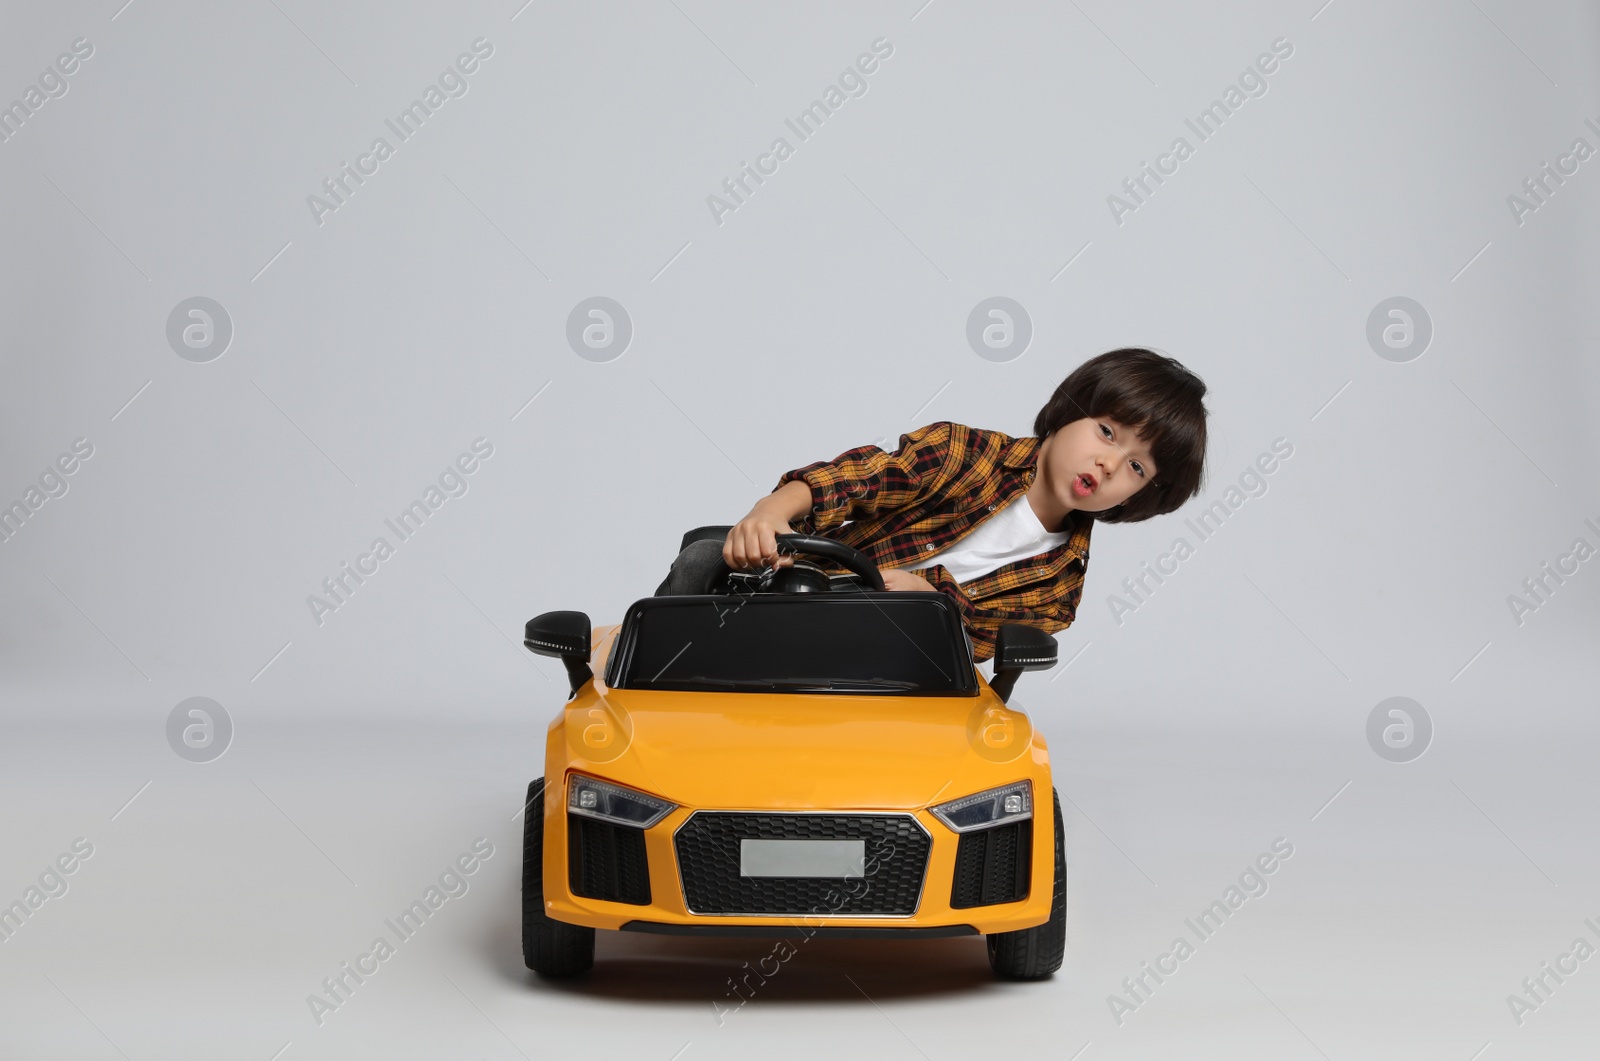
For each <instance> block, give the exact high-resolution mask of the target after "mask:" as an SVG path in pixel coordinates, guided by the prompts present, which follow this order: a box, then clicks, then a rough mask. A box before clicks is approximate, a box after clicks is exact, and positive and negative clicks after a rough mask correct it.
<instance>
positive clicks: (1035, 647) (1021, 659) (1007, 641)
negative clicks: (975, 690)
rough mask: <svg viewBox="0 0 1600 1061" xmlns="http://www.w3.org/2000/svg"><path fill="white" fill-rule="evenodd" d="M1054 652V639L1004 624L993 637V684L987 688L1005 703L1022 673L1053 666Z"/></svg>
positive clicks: (1029, 628) (1031, 629)
mask: <svg viewBox="0 0 1600 1061" xmlns="http://www.w3.org/2000/svg"><path fill="white" fill-rule="evenodd" d="M1056 651H1057V649H1056V639H1055V638H1054V637H1053V636H1051V635H1050V634H1047V633H1045V632H1044V631H1043V630H1041V629H1039V628H1038V627H1037V626H1025V625H1023V624H1022V623H1005V624H1004V625H1002V626H1001V627H1000V630H999V632H998V633H997V634H996V636H995V649H994V681H992V682H990V683H989V688H991V689H993V690H994V694H995V695H996V696H998V697H999V698H1000V702H1001V703H1002V704H1003V703H1005V702H1006V701H1007V700H1009V699H1010V698H1011V690H1012V687H1014V686H1015V685H1016V684H1017V679H1018V678H1019V677H1021V676H1022V672H1023V671H1027V670H1049V669H1050V668H1051V667H1054V666H1055V665H1056V658H1057V656H1056Z"/></svg>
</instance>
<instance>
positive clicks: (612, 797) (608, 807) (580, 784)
mask: <svg viewBox="0 0 1600 1061" xmlns="http://www.w3.org/2000/svg"><path fill="white" fill-rule="evenodd" d="M677 808H678V805H677V804H676V803H668V802H667V801H666V800H664V799H657V798H656V797H654V796H647V795H645V794H644V793H643V792H636V791H634V790H633V789H631V788H623V787H622V786H621V785H613V784H611V783H610V782H608V781H597V780H596V779H594V778H592V777H585V776H583V775H582V774H572V775H570V776H569V777H568V778H567V811H568V812H569V813H571V814H581V815H583V816H584V817H585V818H595V819H598V820H599V821H603V822H610V823H611V824H613V825H627V826H631V827H632V828H635V829H648V828H650V826H652V825H654V824H655V823H656V822H658V821H660V820H661V819H662V818H665V817H666V816H667V815H668V814H671V813H672V812H673V811H674V810H676V809H677Z"/></svg>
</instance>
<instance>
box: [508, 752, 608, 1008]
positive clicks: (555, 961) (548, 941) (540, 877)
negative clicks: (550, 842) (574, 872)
mask: <svg viewBox="0 0 1600 1061" xmlns="http://www.w3.org/2000/svg"><path fill="white" fill-rule="evenodd" d="M523 811H524V814H523V822H522V960H523V961H524V962H525V963H526V964H527V966H528V968H530V969H532V970H533V971H534V972H536V973H538V974H539V975H540V976H550V977H565V976H576V975H578V974H579V973H581V972H583V971H584V970H586V969H588V968H590V967H591V966H593V965H594V929H592V928H586V927H584V926H582V925H569V924H566V923H565V922H561V921H557V920H555V919H554V918H552V917H550V916H549V915H548V914H546V913H545V912H544V778H542V777H541V778H539V779H538V780H536V781H534V782H532V783H531V784H529V785H528V802H527V803H526V804H524V805H523Z"/></svg>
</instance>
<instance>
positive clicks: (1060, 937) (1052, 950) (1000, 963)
mask: <svg viewBox="0 0 1600 1061" xmlns="http://www.w3.org/2000/svg"><path fill="white" fill-rule="evenodd" d="M1050 798H1051V802H1052V803H1054V804H1055V817H1056V882H1055V892H1054V894H1053V895H1052V896H1051V899H1050V920H1048V921H1046V922H1045V923H1044V924H1042V925H1037V926H1035V927H1033V928H1023V929H1018V930H1017V931H1015V932H991V933H989V936H988V943H989V967H990V968H992V969H993V970H994V974H995V975H996V976H998V977H999V978H1000V979H1002V980H1044V979H1047V978H1048V977H1049V976H1050V975H1051V974H1053V973H1054V972H1055V971H1056V970H1057V969H1059V968H1061V961H1062V959H1063V958H1064V957H1066V953H1067V842H1066V836H1065V833H1064V831H1063V829H1062V827H1061V796H1060V794H1059V793H1057V792H1056V790H1055V789H1054V788H1051V789H1050Z"/></svg>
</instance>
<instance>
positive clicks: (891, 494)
mask: <svg viewBox="0 0 1600 1061" xmlns="http://www.w3.org/2000/svg"><path fill="white" fill-rule="evenodd" d="M954 426H955V425H954V424H952V423H951V422H950V421H947V420H941V421H939V422H937V423H932V424H927V425H925V426H923V427H919V428H917V429H915V430H913V431H909V432H907V433H906V434H903V435H901V436H900V448H899V449H897V450H895V451H894V452H893V453H885V452H884V451H883V449H881V448H880V447H878V446H871V445H868V446H857V447H856V448H855V449H849V450H845V451H844V452H843V453H841V454H839V456H837V457H835V458H834V459H833V460H831V461H816V462H815V463H812V464H808V465H806V466H805V467H803V468H796V469H794V470H793V471H787V472H784V473H783V475H782V476H781V477H779V479H778V485H777V486H776V487H774V488H773V489H774V490H777V489H781V488H782V487H783V486H784V484H786V483H790V482H796V481H799V482H804V483H805V484H806V485H807V486H809V487H811V510H810V511H809V512H807V513H806V514H805V515H804V516H802V517H801V518H800V519H799V520H797V521H796V529H797V530H798V531H799V532H800V533H802V534H825V533H826V532H828V531H830V530H832V529H833V528H835V527H838V526H839V525H841V524H843V523H845V522H846V521H848V520H858V519H865V518H867V517H869V516H874V515H878V514H880V513H885V512H894V511H897V510H899V509H901V508H904V507H906V506H907V505H910V504H913V503H915V502H917V501H920V500H922V499H923V498H925V497H928V496H929V495H931V494H932V493H933V492H934V491H935V490H936V489H937V488H938V486H939V484H940V483H941V482H943V481H944V479H945V478H947V476H948V472H949V465H950V464H951V454H952V450H953V447H952V445H951V435H952V430H953V428H954Z"/></svg>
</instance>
